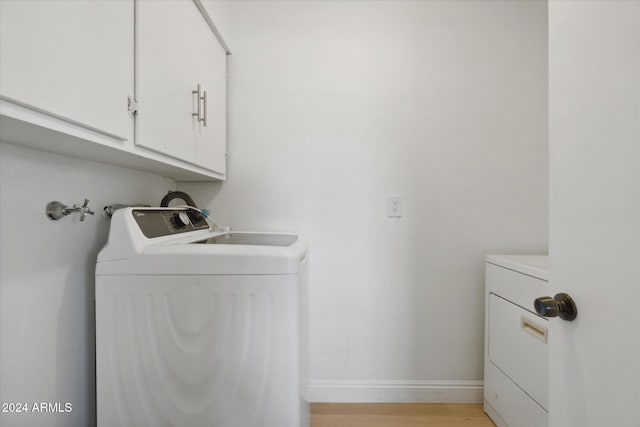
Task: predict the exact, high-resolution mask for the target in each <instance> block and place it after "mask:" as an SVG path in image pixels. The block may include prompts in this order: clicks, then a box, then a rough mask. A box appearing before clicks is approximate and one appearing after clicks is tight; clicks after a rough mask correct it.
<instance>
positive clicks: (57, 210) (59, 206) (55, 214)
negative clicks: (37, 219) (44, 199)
mask: <svg viewBox="0 0 640 427" xmlns="http://www.w3.org/2000/svg"><path fill="white" fill-rule="evenodd" d="M73 212H78V213H80V221H84V218H85V217H86V216H87V215H93V214H95V212H94V211H92V210H91V208H89V199H84V203H83V204H82V206H77V205H73V207H71V208H70V207H68V206H67V205H65V204H63V203H60V202H56V201H53V202H49V203H47V207H46V214H47V217H48V218H49V219H52V220H58V219H60V218H62V217H64V216H67V215H69V214H70V213H73Z"/></svg>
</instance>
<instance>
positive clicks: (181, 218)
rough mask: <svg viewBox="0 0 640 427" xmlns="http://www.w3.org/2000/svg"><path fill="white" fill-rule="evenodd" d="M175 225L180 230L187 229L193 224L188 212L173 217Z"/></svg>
mask: <svg viewBox="0 0 640 427" xmlns="http://www.w3.org/2000/svg"><path fill="white" fill-rule="evenodd" d="M173 223H174V224H175V225H176V227H178V228H182V227H186V226H187V225H189V224H191V220H190V219H189V215H187V213H186V212H180V213H177V214H174V215H173Z"/></svg>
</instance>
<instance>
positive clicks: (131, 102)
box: [127, 95, 139, 115]
mask: <svg viewBox="0 0 640 427" xmlns="http://www.w3.org/2000/svg"><path fill="white" fill-rule="evenodd" d="M138 107H139V106H138V102H137V101H136V100H135V99H134V98H133V97H132V96H131V95H129V96H127V109H128V110H129V114H132V115H136V114H138Z"/></svg>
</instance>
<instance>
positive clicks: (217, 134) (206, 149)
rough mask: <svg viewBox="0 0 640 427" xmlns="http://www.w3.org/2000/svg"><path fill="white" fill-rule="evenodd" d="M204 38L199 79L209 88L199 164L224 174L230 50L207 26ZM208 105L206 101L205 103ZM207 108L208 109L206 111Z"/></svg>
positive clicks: (200, 133) (198, 141) (199, 139)
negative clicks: (226, 50)
mask: <svg viewBox="0 0 640 427" xmlns="http://www.w3.org/2000/svg"><path fill="white" fill-rule="evenodd" d="M206 30H207V31H204V32H203V35H202V37H201V39H200V43H201V48H200V50H201V52H202V54H201V60H202V64H201V68H199V69H198V82H201V83H202V89H203V90H204V91H207V95H206V108H204V109H203V111H202V114H203V116H204V115H205V114H206V126H205V122H201V126H200V128H199V129H198V137H197V139H196V159H195V163H196V164H197V165H198V166H202V167H204V168H206V169H209V170H211V171H214V172H218V173H220V174H222V175H224V174H225V172H226V151H227V143H226V141H227V123H226V122H227V79H226V72H227V53H226V52H225V50H224V49H223V48H222V46H221V45H220V43H219V42H218V40H217V39H216V37H215V36H214V34H213V32H211V31H210V30H209V28H207V29H206ZM203 107H204V102H203ZM204 110H206V111H204Z"/></svg>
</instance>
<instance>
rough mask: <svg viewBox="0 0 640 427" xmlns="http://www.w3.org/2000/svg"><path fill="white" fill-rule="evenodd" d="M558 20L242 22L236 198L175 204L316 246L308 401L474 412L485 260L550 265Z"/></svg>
mask: <svg viewBox="0 0 640 427" xmlns="http://www.w3.org/2000/svg"><path fill="white" fill-rule="evenodd" d="M546 12H547V10H546V2H543V1H517V2H513V1H511V2H510V1H480V2H478V1H425V2H415V1H390V2H386V1H375V2H364V1H343V2H338V1H316V2H294V1H289V2H287V1H284V2H283V1H269V2H263V1H243V2H231V3H230V4H229V15H228V18H229V21H228V27H227V31H228V34H229V44H230V46H231V48H232V52H233V55H232V56H231V57H230V59H229V61H230V63H229V68H230V83H229V100H230V101H229V102H230V104H229V119H228V120H229V141H230V142H229V154H230V159H229V165H228V176H229V179H228V181H227V182H226V183H224V184H222V185H217V184H197V183H196V184H186V183H185V184H180V185H179V188H180V189H182V190H185V191H187V192H189V193H192V196H194V198H195V199H196V201H197V202H198V203H200V204H202V205H210V207H211V208H212V210H213V213H214V217H215V218H216V219H217V220H218V221H219V222H221V223H223V224H231V225H233V226H234V227H236V228H246V229H260V230H298V231H301V232H303V233H305V234H306V235H307V236H308V238H309V241H310V245H311V256H312V258H311V261H312V263H311V379H312V387H311V398H312V400H370V401H371V400H383V401H391V400H400V401H410V400H432V401H434V400H436V401H437V400H454V401H455V400H457V401H463V400H478V399H479V398H480V384H481V383H480V380H482V354H483V349H482V342H483V326H482V325H483V287H484V280H483V257H484V255H485V254H487V253H544V252H546V249H547V144H546V120H547V119H546V118H547V108H546V105H547V98H546V94H547V80H546V72H547V71H546V70H547V60H546V58H547V50H546V47H547V44H546V43H547V25H546V22H547V21H546V19H547V15H546ZM390 194H400V195H402V197H403V199H404V216H403V217H402V218H401V219H390V218H387V217H386V196H387V195H390Z"/></svg>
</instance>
